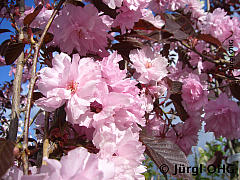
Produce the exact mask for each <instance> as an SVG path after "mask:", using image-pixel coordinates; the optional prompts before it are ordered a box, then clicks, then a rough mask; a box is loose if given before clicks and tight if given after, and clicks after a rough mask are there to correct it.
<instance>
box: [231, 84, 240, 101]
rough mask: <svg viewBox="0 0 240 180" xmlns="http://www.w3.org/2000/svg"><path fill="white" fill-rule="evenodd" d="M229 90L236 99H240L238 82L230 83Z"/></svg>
mask: <svg viewBox="0 0 240 180" xmlns="http://www.w3.org/2000/svg"><path fill="white" fill-rule="evenodd" d="M230 90H231V92H232V95H233V97H235V98H236V99H238V100H239V101H240V94H239V92H240V85H239V84H238V83H232V84H230Z"/></svg>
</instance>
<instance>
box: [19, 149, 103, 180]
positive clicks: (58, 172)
mask: <svg viewBox="0 0 240 180" xmlns="http://www.w3.org/2000/svg"><path fill="white" fill-rule="evenodd" d="M44 160H45V161H46V162H47V165H46V166H42V167H41V174H38V175H32V176H23V178H22V180H26V179H36V178H37V177H38V176H41V178H42V179H44V180H51V179H59V180H77V179H79V178H81V179H83V180H90V179H96V180H103V179H104V172H102V171H101V170H100V169H99V165H98V163H99V159H98V157H97V155H95V154H91V153H89V152H88V151H87V150H86V149H85V148H82V147H79V148H76V149H74V150H71V151H69V152H68V155H66V156H63V157H62V158H61V160H60V161H58V160H55V159H47V158H44Z"/></svg>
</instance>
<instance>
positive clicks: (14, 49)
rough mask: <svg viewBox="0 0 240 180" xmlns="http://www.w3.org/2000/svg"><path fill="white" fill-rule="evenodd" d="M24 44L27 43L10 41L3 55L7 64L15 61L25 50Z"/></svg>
mask: <svg viewBox="0 0 240 180" xmlns="http://www.w3.org/2000/svg"><path fill="white" fill-rule="evenodd" d="M24 46H25V44H23V43H13V42H9V43H8V45H7V46H5V47H4V52H3V54H2V56H4V57H5V61H6V64H7V65H10V64H12V63H14V61H15V60H16V59H17V58H18V57H19V55H20V54H21V52H23V50H24Z"/></svg>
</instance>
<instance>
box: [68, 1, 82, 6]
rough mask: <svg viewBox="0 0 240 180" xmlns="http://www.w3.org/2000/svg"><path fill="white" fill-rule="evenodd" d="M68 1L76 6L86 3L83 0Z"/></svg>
mask: <svg viewBox="0 0 240 180" xmlns="http://www.w3.org/2000/svg"><path fill="white" fill-rule="evenodd" d="M67 3H69V4H73V5H74V6H81V7H84V6H85V5H84V3H82V2H81V0H67Z"/></svg>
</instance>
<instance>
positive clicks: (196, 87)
mask: <svg viewBox="0 0 240 180" xmlns="http://www.w3.org/2000/svg"><path fill="white" fill-rule="evenodd" d="M207 94H208V92H207V90H206V87H204V86H203V85H202V84H201V82H200V79H199V77H198V76H197V75H195V74H189V76H188V78H186V79H184V80H183V86H182V98H183V102H184V107H186V109H187V110H189V111H197V110H199V109H200V108H202V107H203V106H204V105H205V104H207V102H208V98H207Z"/></svg>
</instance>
